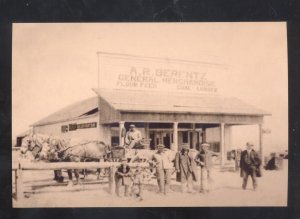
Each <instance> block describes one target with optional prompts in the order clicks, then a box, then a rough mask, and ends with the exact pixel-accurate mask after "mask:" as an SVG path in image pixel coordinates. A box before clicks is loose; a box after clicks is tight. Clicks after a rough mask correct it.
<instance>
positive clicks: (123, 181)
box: [115, 158, 132, 197]
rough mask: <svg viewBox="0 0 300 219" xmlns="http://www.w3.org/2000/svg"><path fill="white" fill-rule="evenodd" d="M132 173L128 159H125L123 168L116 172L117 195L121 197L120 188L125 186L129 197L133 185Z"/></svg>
mask: <svg viewBox="0 0 300 219" xmlns="http://www.w3.org/2000/svg"><path fill="white" fill-rule="evenodd" d="M131 177H132V172H131V169H130V167H129V166H128V163H127V159H126V158H123V159H122V163H121V166H120V167H119V168H118V169H117V171H116V176H115V179H116V195H117V196H118V197H121V196H120V187H121V186H125V196H126V197H127V196H129V186H130V185H131V184H132V179H131Z"/></svg>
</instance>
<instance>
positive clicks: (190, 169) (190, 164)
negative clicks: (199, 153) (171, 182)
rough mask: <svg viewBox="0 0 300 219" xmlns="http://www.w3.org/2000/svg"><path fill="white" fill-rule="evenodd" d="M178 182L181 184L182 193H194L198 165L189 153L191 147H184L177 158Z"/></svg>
mask: <svg viewBox="0 0 300 219" xmlns="http://www.w3.org/2000/svg"><path fill="white" fill-rule="evenodd" d="M175 170H176V172H177V173H176V181H178V182H181V190H182V192H185V191H186V188H187V189H188V190H187V192H189V193H191V192H193V184H192V183H193V180H194V181H197V178H198V177H197V172H196V163H195V161H194V158H193V157H192V155H191V154H190V153H189V145H182V149H181V151H179V152H177V154H176V157H175Z"/></svg>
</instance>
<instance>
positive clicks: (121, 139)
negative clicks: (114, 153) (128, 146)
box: [119, 121, 125, 146]
mask: <svg viewBox="0 0 300 219" xmlns="http://www.w3.org/2000/svg"><path fill="white" fill-rule="evenodd" d="M124 124H125V122H124V121H120V122H119V142H120V146H123V145H124V144H125V143H124V139H125V136H122V133H123V129H124V128H125V126H124Z"/></svg>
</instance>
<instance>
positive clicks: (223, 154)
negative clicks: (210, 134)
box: [220, 123, 226, 166]
mask: <svg viewBox="0 0 300 219" xmlns="http://www.w3.org/2000/svg"><path fill="white" fill-rule="evenodd" d="M224 142H225V141H224V123H221V124H220V152H221V166H224V164H225V158H226V157H225V144H224Z"/></svg>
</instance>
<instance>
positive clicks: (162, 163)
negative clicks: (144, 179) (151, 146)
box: [152, 144, 173, 195]
mask: <svg viewBox="0 0 300 219" xmlns="http://www.w3.org/2000/svg"><path fill="white" fill-rule="evenodd" d="M152 160H153V161H154V163H155V167H156V174H157V175H156V176H157V184H158V187H159V193H164V194H165V195H167V194H168V192H169V187H170V182H171V170H172V168H173V163H172V158H171V154H170V153H169V151H168V150H167V149H165V146H164V145H163V144H159V145H157V152H156V153H155V154H153V157H152Z"/></svg>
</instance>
